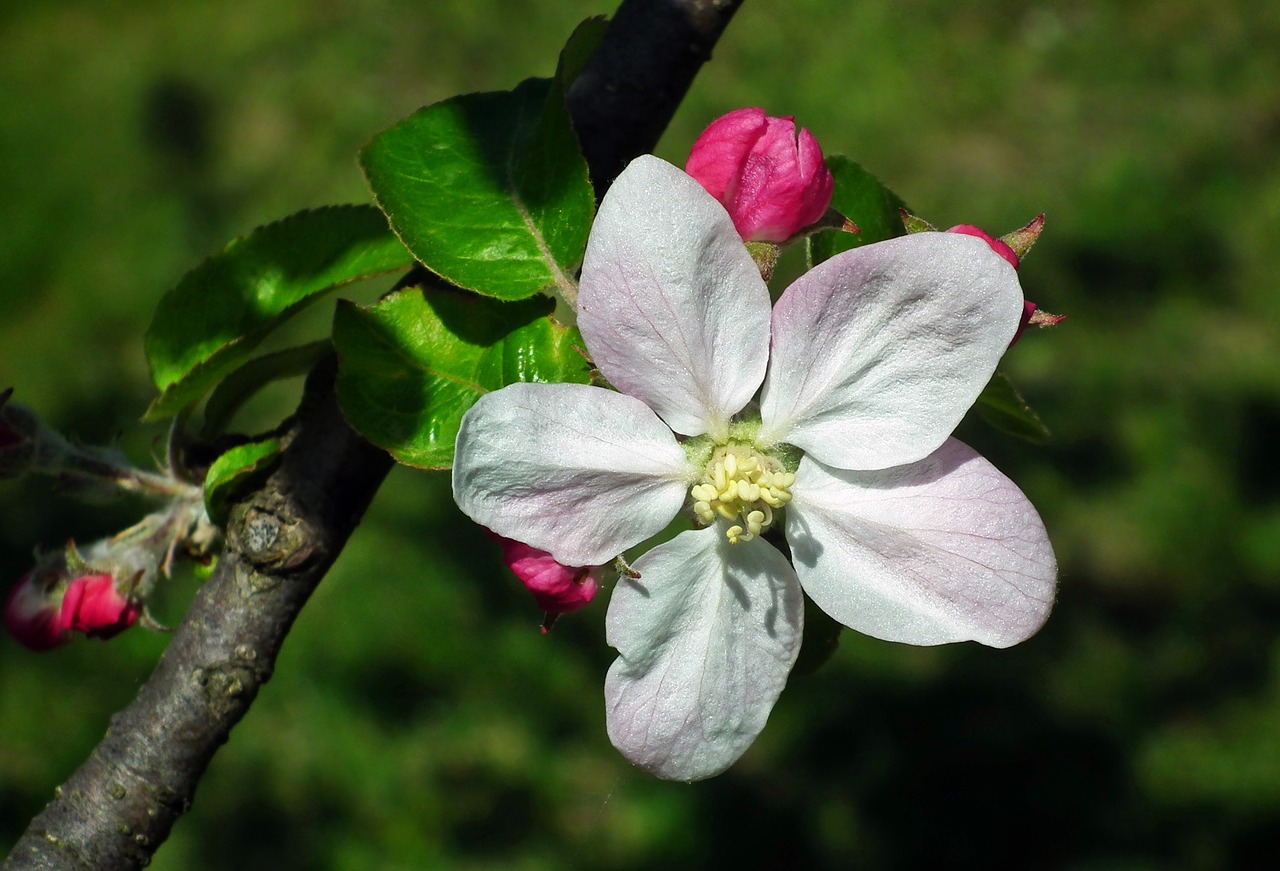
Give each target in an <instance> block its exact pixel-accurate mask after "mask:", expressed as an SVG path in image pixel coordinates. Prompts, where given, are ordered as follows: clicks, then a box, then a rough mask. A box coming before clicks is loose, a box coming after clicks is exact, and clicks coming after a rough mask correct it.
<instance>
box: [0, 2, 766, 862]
mask: <svg viewBox="0 0 1280 871" xmlns="http://www.w3.org/2000/svg"><path fill="white" fill-rule="evenodd" d="M741 3H742V0H624V2H623V3H622V5H621V6H620V7H619V9H618V11H617V13H616V15H615V16H614V19H613V21H612V22H611V24H610V26H609V29H608V31H607V33H606V36H605V38H604V42H603V44H602V46H601V48H600V50H599V52H597V54H596V56H595V57H593V58H592V60H591V61H590V62H589V63H588V65H587V67H586V69H585V70H584V72H583V73H582V75H581V76H580V77H579V79H578V80H577V81H576V82H575V84H574V86H573V88H572V90H571V91H570V94H569V98H568V99H569V107H570V113H571V114H572V116H573V119H574V125H575V128H576V129H577V131H578V134H579V138H580V139H581V141H582V145H583V150H584V153H585V154H586V156H587V161H588V164H589V165H590V168H591V176H592V179H593V180H594V181H595V183H596V190H597V192H598V194H603V192H604V190H605V189H606V188H607V186H608V183H609V182H611V181H612V180H613V178H615V177H616V176H617V174H618V173H619V172H621V171H622V169H623V167H625V166H626V164H627V162H628V161H630V160H631V159H632V158H633V157H635V156H636V155H638V154H642V153H644V152H646V151H650V150H652V148H653V146H654V145H655V144H656V143H657V140H658V137H659V136H660V135H661V133H662V131H663V130H664V129H665V128H666V125H667V123H668V122H669V121H670V119H671V116H672V115H673V114H674V113H675V110H676V107H677V106H678V105H679V103H680V100H681V99H682V98H683V97H684V94H685V93H686V92H687V91H688V88H689V85H690V83H691V82H692V81H693V77H694V75H695V74H696V73H697V71H698V69H699V68H700V67H701V65H702V64H703V63H704V62H705V61H706V60H707V59H708V58H709V57H710V52H711V48H712V46H713V45H714V44H715V42H716V40H717V39H718V38H719V36H720V34H721V33H722V32H723V31H724V28H725V26H726V25H727V24H728V22H729V20H730V18H731V17H732V16H733V14H734V12H735V11H737V8H738V7H739V6H740V5H741ZM335 375H336V361H335V360H334V359H333V358H330V359H327V360H325V361H324V362H322V363H321V364H319V365H318V366H317V367H316V369H315V370H314V371H313V372H312V373H311V375H310V377H309V378H308V380H307V385H306V388H305V390H304V395H303V399H302V403H301V405H300V406H299V409H298V412H297V415H296V417H295V418H294V420H293V421H292V427H291V435H292V441H291V442H290V444H289V446H288V448H287V449H286V450H285V452H284V455H283V457H282V460H281V463H280V465H279V467H278V468H277V469H276V471H275V472H274V473H273V474H272V475H271V476H270V478H269V479H268V480H267V481H266V483H265V484H264V485H263V486H262V487H261V488H260V489H258V490H257V491H255V492H253V493H251V494H249V495H248V496H246V497H245V498H244V499H243V500H242V501H241V502H240V503H239V504H238V505H237V506H236V507H235V509H234V511H233V513H232V517H231V521H230V523H229V524H228V530H227V544H226V548H225V551H224V553H223V555H222V557H221V559H220V560H219V563H218V568H217V570H216V571H215V572H214V575H213V577H212V578H211V579H210V580H209V581H208V582H207V583H206V584H205V585H204V586H203V587H202V588H201V590H200V592H199V594H198V595H197V596H196V597H195V600H194V601H193V603H192V605H191V608H190V610H189V612H188V613H187V616H186V618H185V619H184V620H183V622H182V625H181V626H179V627H178V629H177V631H176V632H175V633H174V636H173V640H172V641H171V642H170V643H169V646H168V648H167V649H166V650H165V652H164V655H163V656H162V657H161V659H160V662H159V664H158V665H157V666H156V670H155V672H154V673H153V674H152V676H151V678H150V679H149V680H148V681H147V683H146V684H145V685H144V686H143V687H142V689H141V690H140V691H139V693H138V696H137V698H136V699H135V700H134V701H133V702H132V703H130V705H129V706H128V707H126V708H125V709H124V710H123V711H121V712H120V713H118V714H116V715H115V716H114V717H113V718H112V720H111V724H110V726H109V728H108V730H107V734H106V737H105V738H103V740H102V742H101V743H100V744H99V745H98V746H97V747H96V748H95V749H94V750H93V752H92V754H91V755H90V756H89V758H88V759H87V760H86V761H85V762H84V764H83V765H81V766H80V768H79V769H77V770H76V771H75V773H73V774H72V775H71V777H70V778H69V779H68V780H67V782H66V783H65V784H63V785H62V786H61V787H59V788H58V789H57V790H56V795H55V798H54V800H53V801H52V802H50V803H49V805H48V806H47V807H46V808H45V809H44V810H43V811H42V812H41V813H40V814H39V815H38V816H37V817H36V818H35V819H34V820H32V822H31V825H30V826H29V827H28V829H27V830H26V832H25V833H24V834H23V835H22V837H21V838H20V839H19V840H18V843H17V844H16V845H15V846H14V849H13V852H12V853H11V854H10V855H9V857H8V858H7V859H6V860H5V863H4V866H3V867H4V868H5V869H8V871H18V869H24V871H25V869H99V871H101V869H117V868H118V869H126V868H141V867H143V866H145V865H146V864H148V863H149V862H150V860H151V856H152V855H153V854H154V853H155V851H156V849H157V848H158V847H159V846H160V844H161V843H163V841H164V840H165V838H166V837H168V834H169V831H170V830H171V829H172V827H173V824H174V823H175V822H176V821H177V819H178V817H179V816H181V815H182V814H183V813H184V812H186V810H187V809H188V808H189V807H190V806H191V802H192V800H193V798H194V796H195V789H196V785H197V784H198V783H199V780H200V777H201V776H202V775H203V774H204V771H205V769H206V768H207V766H208V764H209V761H210V760H211V759H212V758H213V754H214V753H215V752H216V751H217V749H218V748H219V747H221V746H222V744H224V743H225V742H226V740H227V738H228V735H229V733H230V731H231V729H232V727H233V726H235V724H236V723H238V722H239V721H240V719H241V717H243V716H244V715H245V713H246V712H247V711H248V709H249V706H250V705H251V704H252V703H253V700H254V698H256V696H257V694H258V691H259V689H261V687H262V685H263V684H265V683H266V682H267V680H269V679H270V677H271V674H272V672H273V670H274V668H275V662H276V656H277V655H278V653H279V651H280V645H281V644H282V643H283V642H284V638H285V636H286V635H287V634H288V632H289V629H290V627H291V626H292V625H293V622H294V620H295V619H296V618H297V616H298V613H299V612H300V611H301V609H302V606H303V605H304V604H305V603H306V601H307V599H308V598H309V597H310V595H311V593H312V592H313V591H314V590H315V588H316V585H317V584H319V583H320V580H321V579H322V578H323V577H324V575H325V573H326V572H328V570H329V568H330V566H332V565H333V562H334V560H336V559H337V557H338V554H339V553H340V552H341V550H342V548H343V546H344V545H345V544H346V541H347V539H348V537H349V536H350V535H351V533H352V531H353V530H354V529H355V527H356V525H357V524H358V523H359V521H360V518H361V517H362V516H363V514H364V512H365V509H367V508H368V506H369V504H370V502H371V501H372V500H373V497H374V495H375V494H376V493H377V490H378V488H379V487H380V486H381V484H382V481H383V479H384V478H385V477H386V474H387V472H388V471H389V470H390V468H391V465H392V462H391V460H390V458H389V457H388V456H387V454H386V453H384V452H383V451H381V450H379V449H377V448H375V447H373V446H372V445H370V444H369V443H368V442H366V441H365V440H364V439H363V438H361V437H360V436H359V435H358V434H357V433H356V432H355V431H353V430H352V429H351V428H350V427H349V426H348V425H347V423H346V420H345V419H344V418H343V417H342V413H341V411H340V410H339V409H338V405H337V401H336V399H335V397H334V378H335Z"/></svg>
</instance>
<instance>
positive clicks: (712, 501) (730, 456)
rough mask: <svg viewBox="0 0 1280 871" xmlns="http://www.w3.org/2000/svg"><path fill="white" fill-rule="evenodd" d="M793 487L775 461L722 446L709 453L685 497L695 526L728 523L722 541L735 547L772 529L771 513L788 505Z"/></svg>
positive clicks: (736, 446) (737, 446)
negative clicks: (719, 521)
mask: <svg viewBox="0 0 1280 871" xmlns="http://www.w3.org/2000/svg"><path fill="white" fill-rule="evenodd" d="M794 483H795V475H793V474H792V473H790V472H788V471H786V470H785V469H783V467H782V464H781V462H780V461H779V460H778V459H776V458H775V457H772V456H769V455H768V454H762V453H760V452H759V451H757V450H755V449H754V448H752V447H750V446H748V445H742V444H726V445H721V446H720V447H718V448H716V449H715V451H714V452H713V453H712V455H711V459H710V460H709V461H708V463H707V466H706V468H705V470H704V471H703V476H702V480H701V481H699V482H698V483H696V484H694V485H693V486H692V487H690V488H689V495H690V497H691V498H692V500H693V513H694V515H695V516H696V517H697V518H698V520H699V522H701V523H703V524H705V525H708V526H709V525H711V524H712V523H714V522H715V520H716V518H717V517H723V518H724V519H725V520H727V521H729V523H730V526H729V527H728V528H727V529H726V530H725V537H726V538H728V539H729V541H730V543H732V544H738V543H739V542H743V541H750V540H751V539H753V538H755V537H756V536H757V535H760V534H761V533H762V532H764V531H765V530H767V529H768V528H769V527H770V526H772V525H773V520H774V509H777V508H781V507H782V506H784V505H786V504H787V503H788V502H790V501H791V490H790V488H791V485H792V484H794Z"/></svg>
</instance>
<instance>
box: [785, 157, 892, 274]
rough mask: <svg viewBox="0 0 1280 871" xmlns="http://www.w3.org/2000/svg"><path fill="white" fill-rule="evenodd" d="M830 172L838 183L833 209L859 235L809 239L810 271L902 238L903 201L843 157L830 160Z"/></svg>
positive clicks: (824, 233)
mask: <svg viewBox="0 0 1280 871" xmlns="http://www.w3.org/2000/svg"><path fill="white" fill-rule="evenodd" d="M827 169H829V170H830V171H831V176H832V178H833V179H834V180H835V190H834V192H833V193H832V195H831V208H833V209H835V210H837V211H838V212H840V214H842V215H844V216H845V217H846V218H848V219H849V220H851V221H853V222H854V223H855V224H857V225H858V231H859V232H857V233H846V232H843V231H841V230H821V231H819V232H817V233H814V234H813V235H811V236H809V237H808V238H807V239H806V240H805V245H806V248H807V251H808V259H809V265H810V266H811V267H812V266H817V265H818V264H819V263H821V262H822V261H824V260H827V259H829V258H831V257H833V256H835V255H836V254H839V253H840V252H841V251H848V250H849V249H850V248H857V247H860V246H862V245H870V244H871V243H873V242H883V241H884V240H885V239H892V238H894V237H895V236H901V235H902V234H903V232H904V231H903V227H902V218H901V216H900V215H899V214H898V210H899V209H901V208H903V207H904V203H903V202H902V198H901V197H899V196H898V195H897V194H895V193H894V192H893V191H891V190H889V189H888V188H887V187H885V186H884V184H882V183H881V181H880V180H879V179H878V178H876V177H875V176H874V175H872V174H871V173H869V172H867V171H866V170H865V169H863V168H862V167H861V166H859V165H858V164H857V163H854V162H853V161H852V160H850V159H849V158H847V157H845V156H843V155H840V154H833V155H831V156H829V157H827Z"/></svg>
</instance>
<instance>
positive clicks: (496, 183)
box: [360, 79, 595, 303]
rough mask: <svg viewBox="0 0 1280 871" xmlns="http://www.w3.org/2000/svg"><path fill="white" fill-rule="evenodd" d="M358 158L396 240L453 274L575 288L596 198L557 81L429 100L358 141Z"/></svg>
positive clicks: (466, 279)
mask: <svg viewBox="0 0 1280 871" xmlns="http://www.w3.org/2000/svg"><path fill="white" fill-rule="evenodd" d="M360 166H361V167H362V168H363V170H364V174H365V177H366V178H367V179H368V181H369V186H370V188H371V189H372V190H373V195H374V198H375V200H376V201H377V203H378V205H379V206H380V207H381V208H382V210H383V211H384V212H385V213H386V215H387V218H388V220H390V222H391V226H392V227H393V228H394V229H395V231H396V233H397V234H398V235H399V236H400V239H401V240H402V241H403V242H404V244H405V245H406V246H407V247H408V248H409V250H410V251H412V252H413V254H414V256H415V257H417V258H418V260H420V261H421V262H422V263H423V265H425V266H426V267H427V268H428V269H430V270H431V271H432V272H435V273H436V274H437V275H440V276H441V277H443V278H445V279H446V280H448V281H449V282H450V283H451V284H454V285H457V286H458V287H462V288H466V289H468V290H473V291H475V292H476V293H479V294H483V295H485V296H491V297H494V298H497V299H503V300H518V299H524V298H526V297H530V296H533V295H534V294H537V293H540V292H547V293H549V294H558V295H560V296H561V297H563V298H565V299H566V300H567V301H568V302H570V303H572V302H573V300H574V299H576V297H577V284H576V282H575V281H574V277H573V276H574V274H575V272H576V271H577V268H578V266H579V264H580V263H581V262H582V255H583V252H584V251H585V250H586V244H587V234H588V232H589V230H590V228H591V219H592V217H593V215H594V211H595V198H594V195H593V194H592V190H591V184H590V182H589V181H588V178H587V164H586V161H585V160H583V158H582V155H581V153H580V152H579V149H578V142H577V139H576V137H575V136H574V133H573V129H572V127H571V125H570V123H569V115H568V112H567V111H566V109H565V106H564V94H563V88H562V87H561V86H560V85H559V84H558V83H557V82H555V81H552V80H549V79H528V80H526V81H524V82H522V83H521V84H520V85H518V86H517V87H516V89H515V90H513V91H498V92H489V93H480V94H464V95H462V96H458V97H454V98H452V99H449V100H445V101H444V102H442V103H436V104H434V105H431V106H427V107H426V108H424V109H420V110H418V111H417V112H415V113H414V114H413V115H411V116H410V117H408V118H407V119H405V120H404V121H402V122H400V123H399V124H397V125H396V126H394V127H392V128H391V129H390V130H387V131H386V132H384V133H382V134H380V135H378V136H377V137H375V138H374V139H373V140H372V141H371V142H370V143H369V144H368V145H366V146H365V148H364V150H363V151H361V153H360Z"/></svg>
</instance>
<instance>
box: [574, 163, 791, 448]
mask: <svg viewBox="0 0 1280 871" xmlns="http://www.w3.org/2000/svg"><path fill="white" fill-rule="evenodd" d="M578 327H579V328H580V329H581V330H582V336H583V338H584V339H585V340H586V344H587V350H588V351H589V352H590V354H591V359H592V361H593V362H594V363H595V365H596V366H597V367H598V368H599V369H600V371H601V372H602V373H603V374H604V376H605V378H607V379H608V380H609V383H610V384H612V385H613V386H614V387H616V388H618V389H619V390H621V391H622V392H623V393H626V394H629V395H631V396H634V397H636V398H638V399H641V400H643V401H644V402H645V403H647V404H648V405H649V407H650V408H652V409H653V410H654V411H656V412H657V413H658V414H659V415H660V416H661V417H662V419H663V420H665V421H666V422H667V425H668V426H670V427H671V428H672V429H674V430H675V431H676V432H678V433H682V434H684V435H701V434H703V433H712V434H714V435H723V434H724V433H725V432H726V431H727V428H728V423H729V418H730V417H731V416H732V415H733V414H734V413H735V412H737V411H739V410H740V409H741V408H742V407H743V406H744V405H746V404H747V402H748V401H749V400H750V399H751V397H752V395H753V394H754V393H755V391H756V388H758V387H759V386H760V382H761V381H762V380H763V379H764V370H765V365H766V363H767V361H768V353H769V291H768V289H767V288H766V287H765V284H764V281H762V280H761V278H760V273H759V270H758V269H757V268H756V265H755V263H754V262H753V261H752V259H751V256H750V255H749V254H748V253H747V250H746V247H745V246H744V245H743V244H742V239H740V238H739V237H738V234H737V232H736V231H735V230H734V229H733V224H732V223H731V222H730V221H729V216H728V215H727V214H725V211H724V209H723V208H721V206H720V205H719V203H717V202H716V201H715V200H713V199H712V198H711V197H710V196H709V195H708V194H707V192H706V191H704V190H703V189H702V188H701V187H699V186H698V183H697V182H695V181H694V180H693V179H691V178H689V176H687V175H685V174H684V173H683V172H681V171H680V170H678V169H676V168H675V167H674V166H672V165H671V164H669V163H665V162H663V161H661V160H659V159H658V158H656V157H651V156H648V155H646V156H644V157H638V158H636V159H635V160H634V161H632V163H631V165H630V166H628V167H627V168H626V170H624V171H623V173H622V175H620V176H618V179H617V181H615V182H614V183H613V187H611V188H610V189H609V193H608V194H606V195H605V198H604V202H602V203H601V204H600V211H599V213H598V214H597V215H596V220H595V224H593V225H592V228H591V238H590V240H589V241H588V243H587V253H586V258H585V260H584V261H583V265H582V281H581V285H580V287H579V291H578Z"/></svg>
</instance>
